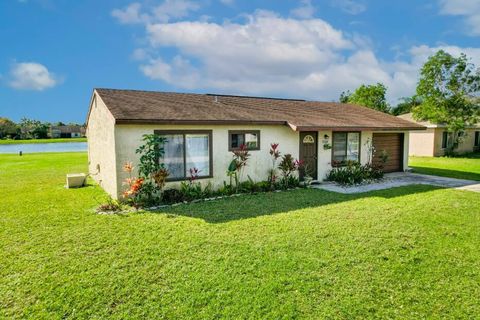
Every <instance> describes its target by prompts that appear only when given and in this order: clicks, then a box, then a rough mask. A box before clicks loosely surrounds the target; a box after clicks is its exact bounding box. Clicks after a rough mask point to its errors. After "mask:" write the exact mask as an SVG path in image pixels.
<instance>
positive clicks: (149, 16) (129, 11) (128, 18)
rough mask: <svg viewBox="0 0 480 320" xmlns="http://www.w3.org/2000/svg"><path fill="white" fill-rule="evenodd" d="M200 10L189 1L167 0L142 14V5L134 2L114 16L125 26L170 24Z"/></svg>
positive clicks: (113, 12)
mask: <svg viewBox="0 0 480 320" xmlns="http://www.w3.org/2000/svg"><path fill="white" fill-rule="evenodd" d="M199 8H200V6H199V5H198V4H197V3H195V2H193V1H189V0H165V1H164V2H162V3H161V4H159V5H157V6H153V7H149V8H145V10H147V11H149V13H142V12H141V10H142V5H141V4H140V3H138V2H133V3H131V4H129V5H128V6H127V7H126V8H124V9H114V10H113V11H112V16H113V17H115V18H117V19H118V21H119V22H120V23H123V24H136V23H154V22H168V21H170V20H171V19H178V18H183V17H186V16H188V15H189V13H190V12H191V11H196V10H198V9H199Z"/></svg>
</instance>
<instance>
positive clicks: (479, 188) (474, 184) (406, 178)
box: [312, 172, 480, 194]
mask: <svg viewBox="0 0 480 320" xmlns="http://www.w3.org/2000/svg"><path fill="white" fill-rule="evenodd" d="M413 184H429V185H433V186H439V187H443V188H454V189H459V190H468V191H473V192H480V181H473V180H462V179H454V178H445V177H439V176H431V175H426V174H418V173H410V172H394V173H387V174H385V178H384V179H383V180H382V181H380V182H376V183H370V184H365V185H359V186H353V187H342V186H340V185H338V184H336V183H332V182H323V183H321V184H318V185H314V186H312V187H313V188H318V189H323V190H328V191H333V192H339V193H347V194H350V193H362V192H369V191H375V190H383V189H390V188H395V187H402V186H408V185H413Z"/></svg>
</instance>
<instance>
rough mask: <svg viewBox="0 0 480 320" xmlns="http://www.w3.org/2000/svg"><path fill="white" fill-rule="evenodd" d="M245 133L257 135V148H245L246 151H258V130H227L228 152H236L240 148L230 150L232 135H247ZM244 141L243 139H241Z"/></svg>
mask: <svg viewBox="0 0 480 320" xmlns="http://www.w3.org/2000/svg"><path fill="white" fill-rule="evenodd" d="M247 133H250V134H256V135H257V137H258V138H257V147H255V148H248V146H247V150H248V151H258V150H260V140H261V139H260V130H228V151H236V150H240V148H232V134H243V135H245V134H247ZM243 140H245V139H243Z"/></svg>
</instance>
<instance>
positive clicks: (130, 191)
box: [123, 162, 145, 208]
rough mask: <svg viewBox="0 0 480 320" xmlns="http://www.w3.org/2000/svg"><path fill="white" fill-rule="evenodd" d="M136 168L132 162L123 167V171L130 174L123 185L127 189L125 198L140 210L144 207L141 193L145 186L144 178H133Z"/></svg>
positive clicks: (124, 193)
mask: <svg viewBox="0 0 480 320" xmlns="http://www.w3.org/2000/svg"><path fill="white" fill-rule="evenodd" d="M133 169H134V166H133V165H132V163H131V162H126V163H125V164H124V165H123V171H124V172H126V173H128V177H127V178H126V179H125V180H124V181H123V185H124V186H126V189H125V190H124V192H123V198H124V199H125V200H126V201H127V202H130V204H132V206H134V207H135V208H139V207H141V205H142V201H141V197H140V191H141V189H142V187H143V185H144V181H145V180H144V178H138V177H134V176H133Z"/></svg>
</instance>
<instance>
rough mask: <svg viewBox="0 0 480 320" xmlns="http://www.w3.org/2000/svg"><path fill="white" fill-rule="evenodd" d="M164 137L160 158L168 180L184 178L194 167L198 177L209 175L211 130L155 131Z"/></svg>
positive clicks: (210, 168) (210, 167)
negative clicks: (166, 171)
mask: <svg viewBox="0 0 480 320" xmlns="http://www.w3.org/2000/svg"><path fill="white" fill-rule="evenodd" d="M155 133H156V134H158V135H159V136H161V137H164V138H165V139H166V141H165V143H164V155H163V157H162V158H161V159H160V161H161V162H163V163H164V164H165V167H166V168H167V169H168V171H169V173H170V174H169V176H168V179H169V180H185V179H187V178H188V177H190V169H193V168H196V169H198V170H200V171H199V177H200V178H202V177H211V175H212V172H211V171H212V158H211V143H212V132H211V131H175V132H173V131H156V132H155Z"/></svg>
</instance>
